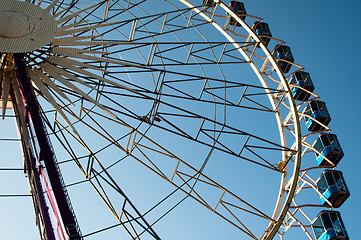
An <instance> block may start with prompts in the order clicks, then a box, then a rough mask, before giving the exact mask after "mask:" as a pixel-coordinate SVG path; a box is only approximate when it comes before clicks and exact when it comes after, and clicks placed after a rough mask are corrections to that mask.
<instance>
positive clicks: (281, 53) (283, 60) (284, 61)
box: [273, 45, 295, 73]
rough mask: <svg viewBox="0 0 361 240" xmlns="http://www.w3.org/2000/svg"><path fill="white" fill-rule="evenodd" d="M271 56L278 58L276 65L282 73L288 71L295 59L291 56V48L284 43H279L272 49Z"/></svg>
mask: <svg viewBox="0 0 361 240" xmlns="http://www.w3.org/2000/svg"><path fill="white" fill-rule="evenodd" d="M273 56H274V57H275V58H276V59H279V60H280V61H278V66H279V67H280V69H281V70H282V72H284V73H288V71H289V70H290V68H291V66H292V64H291V63H293V62H294V61H295V59H294V58H293V55H292V52H291V48H290V47H288V46H285V45H279V46H277V47H276V48H275V50H274V51H273Z"/></svg>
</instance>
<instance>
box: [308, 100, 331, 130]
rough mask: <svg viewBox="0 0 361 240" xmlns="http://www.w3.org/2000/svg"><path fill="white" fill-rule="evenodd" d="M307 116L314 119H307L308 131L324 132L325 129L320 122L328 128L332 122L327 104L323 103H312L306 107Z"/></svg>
mask: <svg viewBox="0 0 361 240" xmlns="http://www.w3.org/2000/svg"><path fill="white" fill-rule="evenodd" d="M305 114H306V115H308V116H310V117H312V118H310V117H307V116H306V117H305V120H306V125H307V129H308V131H312V132H316V131H320V130H324V129H325V127H324V126H322V125H320V124H319V123H318V122H320V123H322V124H323V125H325V126H327V125H328V124H329V123H330V121H331V117H330V114H329V113H328V111H327V108H326V103H325V102H322V101H310V102H309V103H308V104H307V106H306V109H305ZM314 119H315V120H317V121H318V122H316V121H315V120H314Z"/></svg>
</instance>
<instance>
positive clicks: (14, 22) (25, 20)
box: [0, 11, 35, 38]
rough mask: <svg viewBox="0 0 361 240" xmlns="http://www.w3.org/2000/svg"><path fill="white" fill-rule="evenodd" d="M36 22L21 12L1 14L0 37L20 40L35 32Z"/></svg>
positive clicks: (2, 12)
mask: <svg viewBox="0 0 361 240" xmlns="http://www.w3.org/2000/svg"><path fill="white" fill-rule="evenodd" d="M34 28H35V23H34V21H33V20H32V19H31V18H30V17H28V16H26V15H25V14H23V13H21V12H14V11H1V12H0V37H3V38H20V37H24V36H27V35H29V34H31V33H32V32H33V31H34Z"/></svg>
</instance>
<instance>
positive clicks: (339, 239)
mask: <svg viewBox="0 0 361 240" xmlns="http://www.w3.org/2000/svg"><path fill="white" fill-rule="evenodd" d="M312 229H313V232H314V234H315V237H316V239H317V240H348V239H350V238H349V236H348V234H347V231H346V228H345V225H344V224H343V221H342V219H341V215H340V213H339V212H337V211H322V212H321V213H320V214H319V215H318V216H317V218H316V219H315V220H314V221H313V222H312Z"/></svg>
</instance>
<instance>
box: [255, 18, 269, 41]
mask: <svg viewBox="0 0 361 240" xmlns="http://www.w3.org/2000/svg"><path fill="white" fill-rule="evenodd" d="M252 29H253V30H254V31H255V32H256V34H257V35H258V36H259V37H260V39H261V40H262V41H263V43H264V44H265V45H266V46H267V45H268V44H269V42H270V40H271V37H272V33H271V30H270V29H269V26H268V24H267V23H265V22H261V21H257V22H254V24H253V26H252Z"/></svg>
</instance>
